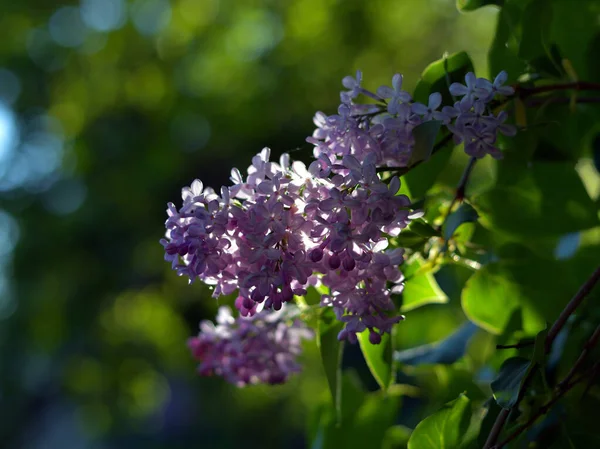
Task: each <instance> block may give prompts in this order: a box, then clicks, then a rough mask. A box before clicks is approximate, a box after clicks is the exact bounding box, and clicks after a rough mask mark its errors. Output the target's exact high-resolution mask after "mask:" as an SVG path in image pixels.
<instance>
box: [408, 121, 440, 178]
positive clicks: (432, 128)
mask: <svg viewBox="0 0 600 449" xmlns="http://www.w3.org/2000/svg"><path fill="white" fill-rule="evenodd" d="M441 126H442V122H441V121H439V120H429V121H427V122H424V123H421V124H420V125H418V126H416V127H415V129H413V131H412V133H413V137H414V138H415V146H414V148H413V151H412V154H411V156H410V161H409V162H408V166H409V167H410V166H412V165H414V164H416V163H417V162H420V161H427V160H428V159H429V158H430V157H431V152H432V151H433V146H434V145H435V141H436V139H437V136H438V134H439V133H440V127H441ZM409 188H410V183H409Z"/></svg>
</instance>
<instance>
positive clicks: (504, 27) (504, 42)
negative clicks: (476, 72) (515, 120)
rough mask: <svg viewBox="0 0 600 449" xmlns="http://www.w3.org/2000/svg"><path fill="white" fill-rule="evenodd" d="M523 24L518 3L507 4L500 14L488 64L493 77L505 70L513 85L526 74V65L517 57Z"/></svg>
mask: <svg viewBox="0 0 600 449" xmlns="http://www.w3.org/2000/svg"><path fill="white" fill-rule="evenodd" d="M520 22H521V10H520V7H519V5H518V3H516V2H507V3H505V4H504V5H503V7H502V9H501V10H500V14H498V24H497V26H496V32H495V34H494V41H493V42H492V46H491V48H490V50H489V53H488V63H489V67H490V73H491V75H492V76H495V75H496V74H498V73H500V72H501V71H502V70H505V71H506V72H507V73H508V82H509V83H513V82H515V81H516V80H517V78H518V77H519V75H521V74H522V73H525V72H526V64H525V62H524V61H523V60H521V59H520V58H519V57H518V56H517V51H518V44H519V41H518V35H519V33H518V30H517V28H518V26H519V24H520Z"/></svg>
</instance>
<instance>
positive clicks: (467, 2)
mask: <svg viewBox="0 0 600 449" xmlns="http://www.w3.org/2000/svg"><path fill="white" fill-rule="evenodd" d="M502 3H503V0H456V7H457V8H458V10H459V11H461V12H467V11H474V10H476V9H478V8H481V7H482V6H486V5H502Z"/></svg>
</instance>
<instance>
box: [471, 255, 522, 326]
mask: <svg viewBox="0 0 600 449" xmlns="http://www.w3.org/2000/svg"><path fill="white" fill-rule="evenodd" d="M520 297H521V294H520V291H519V288H518V286H516V285H514V284H513V283H512V282H511V281H510V280H509V278H507V276H506V272H505V270H504V268H503V267H502V266H501V265H500V264H498V263H492V264H490V265H486V266H485V267H483V268H482V269H481V270H479V271H478V272H477V273H475V274H474V275H473V276H472V277H471V278H470V279H469V280H468V281H467V283H466V285H465V287H464V288H463V291H462V295H461V302H462V307H463V310H464V312H465V314H466V315H467V317H468V318H469V319H470V320H471V321H472V322H474V323H475V324H477V325H478V326H479V327H482V328H483V329H485V330H486V331H488V332H491V333H493V334H501V333H502V331H503V330H504V328H505V326H506V325H507V324H508V321H509V320H510V317H511V315H512V313H513V311H514V310H515V309H517V308H518V307H519V298H520Z"/></svg>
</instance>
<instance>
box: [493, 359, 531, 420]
mask: <svg viewBox="0 0 600 449" xmlns="http://www.w3.org/2000/svg"><path fill="white" fill-rule="evenodd" d="M530 367H531V362H530V361H529V360H528V359H525V358H523V357H512V358H510V359H508V360H506V361H505V362H504V363H503V364H502V367H500V372H499V373H498V376H497V377H496V378H495V379H494V380H493V381H492V383H491V385H490V386H491V387H492V391H493V392H494V399H495V400H496V402H497V403H498V405H499V406H500V407H502V408H505V409H510V408H512V407H513V406H514V405H515V404H516V403H517V400H518V398H519V390H520V389H521V385H522V384H523V381H524V380H525V376H526V375H527V373H528V371H529V369H530Z"/></svg>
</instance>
